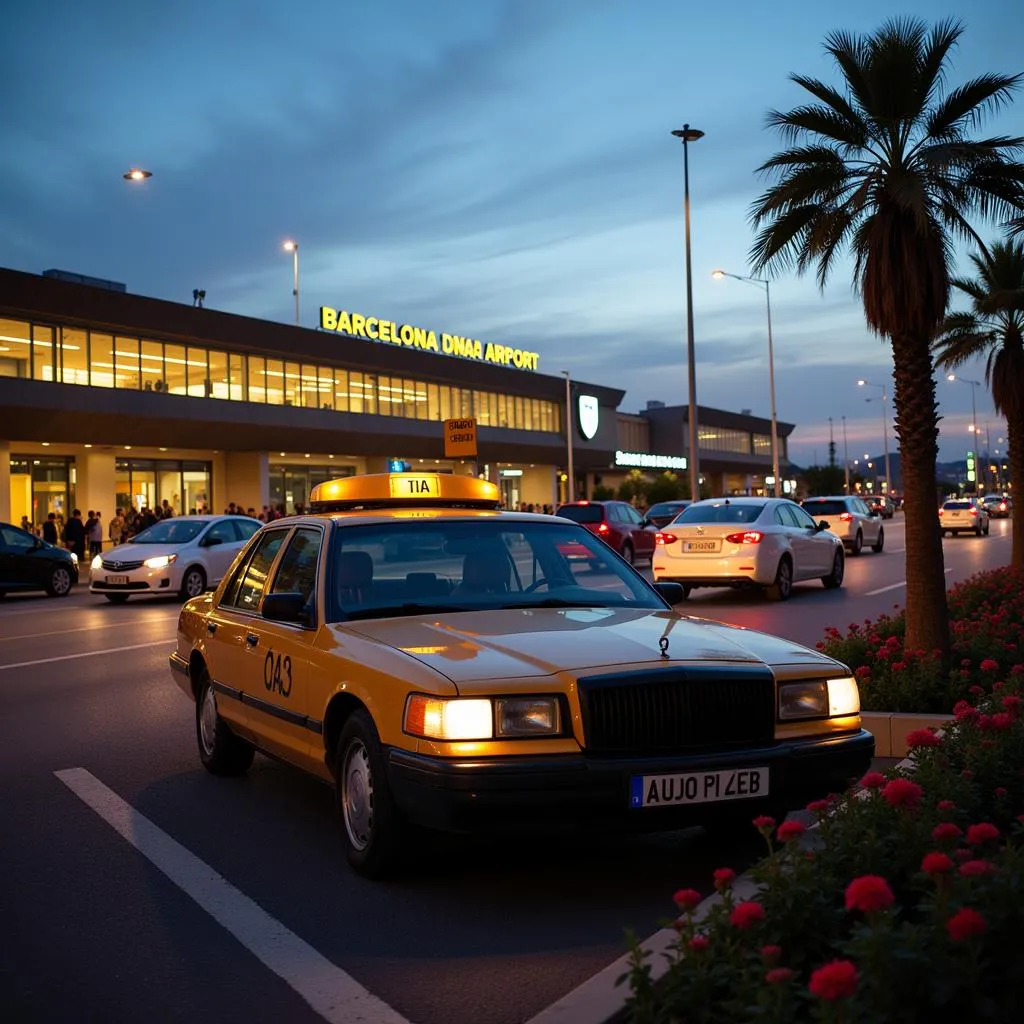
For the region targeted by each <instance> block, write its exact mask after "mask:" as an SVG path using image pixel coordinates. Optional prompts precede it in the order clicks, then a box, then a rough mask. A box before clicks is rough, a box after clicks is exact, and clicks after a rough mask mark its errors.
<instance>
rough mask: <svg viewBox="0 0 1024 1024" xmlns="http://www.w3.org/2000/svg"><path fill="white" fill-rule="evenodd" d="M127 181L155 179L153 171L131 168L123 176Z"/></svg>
mask: <svg viewBox="0 0 1024 1024" xmlns="http://www.w3.org/2000/svg"><path fill="white" fill-rule="evenodd" d="M121 177H122V178H124V180H125V181H145V180H146V179H147V178H152V177H153V172H152V171H144V170H143V169H142V168H141V167H130V168H129V169H128V170H127V171H125V172H124V174H122V175H121Z"/></svg>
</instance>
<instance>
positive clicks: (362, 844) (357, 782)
mask: <svg viewBox="0 0 1024 1024" xmlns="http://www.w3.org/2000/svg"><path fill="white" fill-rule="evenodd" d="M342 811H343V814H344V818H345V831H346V832H348V838H349V842H351V843H352V845H353V846H354V847H355V848H356V849H357V850H365V849H366V847H367V846H369V844H370V839H371V837H372V835H373V774H372V773H371V771H370V755H369V754H368V753H367V750H366V747H365V746H363V744H362V743H360V742H359V741H358V740H357V741H355V742H353V743H352V744H350V746H349V748H348V750H347V751H346V753H345V766H344V770H343V771H342Z"/></svg>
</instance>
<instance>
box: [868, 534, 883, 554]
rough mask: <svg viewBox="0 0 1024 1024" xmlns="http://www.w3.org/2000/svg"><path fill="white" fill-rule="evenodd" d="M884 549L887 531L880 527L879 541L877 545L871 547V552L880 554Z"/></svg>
mask: <svg viewBox="0 0 1024 1024" xmlns="http://www.w3.org/2000/svg"><path fill="white" fill-rule="evenodd" d="M884 547H885V530H883V529H882V528H881V527H879V528H878V540H876V541H875V543H874V544H872V545H871V550H872V551H874V552H875V554H880V553H881V551H882V548H884Z"/></svg>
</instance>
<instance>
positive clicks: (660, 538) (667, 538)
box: [654, 533, 679, 544]
mask: <svg viewBox="0 0 1024 1024" xmlns="http://www.w3.org/2000/svg"><path fill="white" fill-rule="evenodd" d="M677 540H679V538H678V537H677V536H676V535H675V534H674V533H656V534H655V535H654V543H655V544H675V542H676V541H677Z"/></svg>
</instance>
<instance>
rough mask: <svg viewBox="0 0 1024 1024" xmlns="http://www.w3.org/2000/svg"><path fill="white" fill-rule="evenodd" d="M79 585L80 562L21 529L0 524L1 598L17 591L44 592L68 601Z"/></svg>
mask: <svg viewBox="0 0 1024 1024" xmlns="http://www.w3.org/2000/svg"><path fill="white" fill-rule="evenodd" d="M77 582H78V559H77V558H76V557H75V555H74V554H72V552H70V551H65V550H64V549H63V548H58V547H56V546H54V545H53V544H48V543H47V542H46V541H45V540H40V539H39V538H38V537H36V536H33V535H32V534H31V533H28V532H27V531H26V530H23V529H21V527H19V526H12V525H11V524H10V523H0V597H3V596H4V595H5V594H9V593H13V592H14V591H16V590H45V591H46V592H47V593H48V594H49V595H50V597H67V596H68V594H70V593H71V589H72V587H74V585H75V584H76V583H77Z"/></svg>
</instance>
